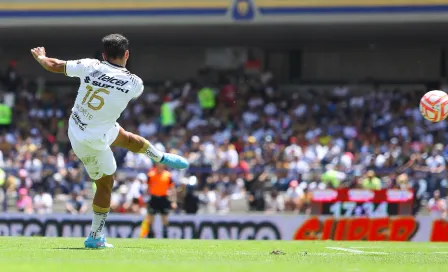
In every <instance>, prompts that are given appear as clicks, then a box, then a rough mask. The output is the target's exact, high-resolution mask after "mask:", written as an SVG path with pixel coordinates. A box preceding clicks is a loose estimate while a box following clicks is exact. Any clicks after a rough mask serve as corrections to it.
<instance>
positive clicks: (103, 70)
mask: <svg viewBox="0 0 448 272" xmlns="http://www.w3.org/2000/svg"><path fill="white" fill-rule="evenodd" d="M102 43H103V49H104V51H103V53H102V57H103V59H104V61H99V60H96V59H80V60H73V61H64V60H59V59H55V58H49V57H47V56H46V52H45V48H43V47H37V48H33V49H31V54H32V55H33V57H34V58H35V60H36V61H37V62H38V63H39V64H40V65H41V66H42V67H43V68H45V69H46V70H47V71H50V72H53V73H64V74H65V75H67V76H69V77H78V78H79V79H80V87H79V90H78V95H77V97H76V100H75V105H74V107H73V108H72V114H71V116H70V120H69V128H68V136H69V139H70V143H71V144H72V148H73V151H74V152H75V154H76V155H77V156H78V157H79V159H80V160H81V161H82V162H83V164H84V166H85V167H86V170H87V173H88V174H89V176H90V178H91V179H93V180H94V181H95V183H96V188H97V190H96V192H95V196H94V199H93V205H92V207H93V211H94V216H93V220H92V228H91V232H90V234H89V236H88V237H87V239H86V240H85V242H84V245H85V247H87V248H105V247H112V245H110V244H108V243H107V242H106V238H105V236H104V233H103V230H104V225H105V221H106V218H107V215H108V213H109V210H110V200H111V192H112V186H113V182H114V180H113V175H114V173H115V171H116V169H117V164H116V162H115V158H114V155H113V153H112V150H111V148H110V147H111V146H117V147H121V148H125V149H128V150H129V151H132V152H135V153H143V154H146V155H147V156H149V157H150V158H151V159H153V160H154V161H155V162H159V163H162V164H166V165H168V166H170V167H173V168H178V169H184V168H187V167H188V162H187V160H185V159H184V158H182V157H180V156H178V155H174V154H170V153H163V152H161V151H159V150H157V149H156V148H155V147H154V146H153V145H152V144H151V143H150V142H149V141H148V140H146V139H145V138H143V137H141V136H139V135H136V134H133V133H130V132H127V131H125V130H124V129H123V128H121V127H120V125H119V124H118V123H117V119H118V118H119V117H120V115H121V113H122V112H123V111H124V110H125V109H126V107H127V105H128V103H129V102H130V101H131V100H133V99H135V98H138V97H139V96H140V95H141V94H142V93H143V89H144V85H143V81H142V80H141V79H140V78H139V77H138V76H136V75H134V74H132V73H131V72H129V71H128V70H127V69H126V68H125V67H126V63H127V61H128V58H129V50H128V47H129V41H128V39H127V38H125V37H124V36H122V35H120V34H111V35H107V36H106V37H104V38H103V39H102Z"/></svg>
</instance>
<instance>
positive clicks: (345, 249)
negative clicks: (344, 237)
mask: <svg viewBox="0 0 448 272" xmlns="http://www.w3.org/2000/svg"><path fill="white" fill-rule="evenodd" d="M327 248H328V249H332V250H339V251H344V252H349V253H355V254H380V255H385V254H387V253H386V252H376V251H363V250H358V249H352V248H345V247H327Z"/></svg>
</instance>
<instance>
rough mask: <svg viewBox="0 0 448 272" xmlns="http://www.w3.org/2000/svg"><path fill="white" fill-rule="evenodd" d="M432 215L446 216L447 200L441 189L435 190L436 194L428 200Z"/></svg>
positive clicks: (447, 209) (428, 207)
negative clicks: (443, 196) (442, 196)
mask: <svg viewBox="0 0 448 272" xmlns="http://www.w3.org/2000/svg"><path fill="white" fill-rule="evenodd" d="M426 207H427V209H428V211H429V212H430V214H431V216H434V217H437V218H446V216H447V212H448V207H447V203H446V200H445V199H443V198H441V197H440V191H439V190H435V191H434V196H433V198H431V199H430V200H429V201H428V205H427V206H426Z"/></svg>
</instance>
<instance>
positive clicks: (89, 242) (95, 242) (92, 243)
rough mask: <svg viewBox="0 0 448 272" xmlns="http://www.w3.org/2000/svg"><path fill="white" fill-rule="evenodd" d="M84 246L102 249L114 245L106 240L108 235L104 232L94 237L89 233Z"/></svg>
mask: <svg viewBox="0 0 448 272" xmlns="http://www.w3.org/2000/svg"><path fill="white" fill-rule="evenodd" d="M84 246H85V247H86V248H92V249H102V248H113V247H114V246H113V245H111V244H109V243H107V242H106V237H104V234H103V235H101V236H100V237H98V238H96V239H94V238H93V237H92V236H90V235H89V237H87V239H86V240H85V241H84Z"/></svg>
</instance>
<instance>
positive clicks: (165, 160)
mask: <svg viewBox="0 0 448 272" xmlns="http://www.w3.org/2000/svg"><path fill="white" fill-rule="evenodd" d="M160 163H161V164H164V165H166V166H169V167H171V168H175V169H186V168H188V166H189V163H188V161H187V160H186V159H184V158H182V157H181V156H179V155H176V154H171V153H165V154H163V157H162V160H161V161H160Z"/></svg>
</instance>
